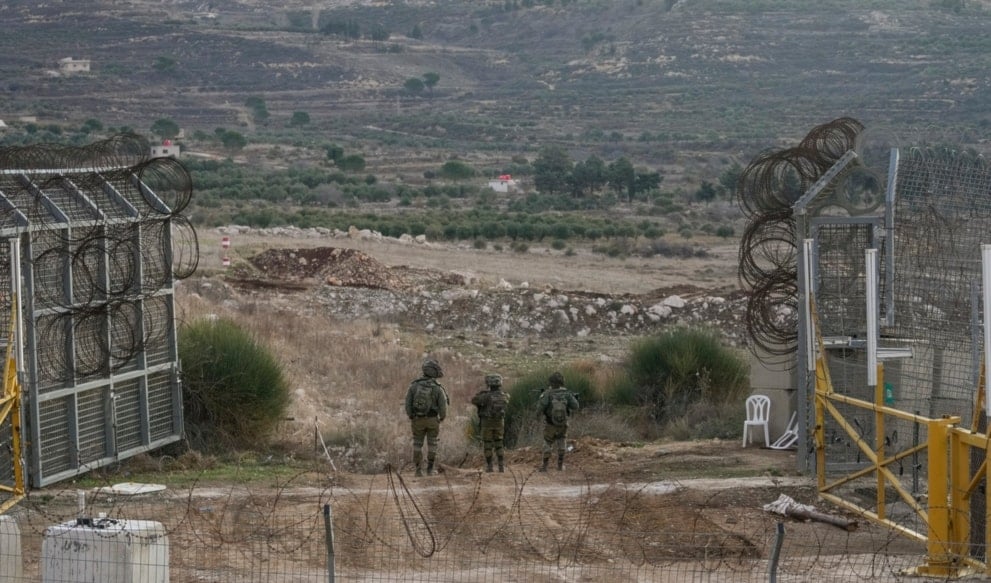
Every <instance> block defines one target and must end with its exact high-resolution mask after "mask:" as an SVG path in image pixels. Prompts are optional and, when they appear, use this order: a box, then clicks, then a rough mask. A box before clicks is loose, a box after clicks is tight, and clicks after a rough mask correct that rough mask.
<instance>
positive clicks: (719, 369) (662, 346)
mask: <svg viewBox="0 0 991 583" xmlns="http://www.w3.org/2000/svg"><path fill="white" fill-rule="evenodd" d="M627 369H628V370H627V372H628V374H629V376H630V380H631V381H632V383H633V387H630V386H624V387H623V388H622V390H616V391H613V392H611V393H610V397H611V398H610V400H611V401H612V402H613V403H615V404H619V405H636V406H646V407H648V408H649V409H650V412H651V417H652V418H653V419H654V421H656V422H658V423H666V422H669V421H672V420H674V419H677V418H679V417H683V416H685V415H686V414H687V413H688V412H689V411H690V410H691V409H692V407H693V406H695V405H696V404H698V403H707V404H712V405H716V406H719V405H722V404H725V403H732V402H738V401H742V400H743V398H744V397H745V396H746V394H748V393H749V391H750V384H749V365H748V363H747V361H746V360H745V358H744V357H743V356H742V355H740V354H737V353H736V352H735V351H733V350H732V349H730V348H728V347H726V346H723V345H722V343H721V342H720V340H719V337H718V336H717V335H716V333H714V332H712V331H709V330H703V329H694V328H676V329H673V330H669V331H667V332H664V333H662V334H660V335H657V336H652V337H649V338H645V339H643V340H641V341H639V342H637V343H636V344H634V346H633V348H632V350H631V352H630V356H629V360H628V362H627Z"/></svg>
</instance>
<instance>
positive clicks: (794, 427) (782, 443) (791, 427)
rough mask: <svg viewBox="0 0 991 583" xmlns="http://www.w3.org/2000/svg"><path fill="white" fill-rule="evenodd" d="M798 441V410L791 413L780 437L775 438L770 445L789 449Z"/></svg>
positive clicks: (772, 447)
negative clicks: (789, 419)
mask: <svg viewBox="0 0 991 583" xmlns="http://www.w3.org/2000/svg"><path fill="white" fill-rule="evenodd" d="M797 443H798V411H795V412H794V413H792V414H791V421H789V422H788V427H787V428H785V432H784V433H782V434H781V437H779V438H777V439H776V440H775V441H774V443H772V444H771V445H770V446H768V447H770V448H771V449H791V448H793V447H795V445H796V444H797Z"/></svg>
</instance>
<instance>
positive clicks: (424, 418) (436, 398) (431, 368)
mask: <svg viewBox="0 0 991 583" xmlns="http://www.w3.org/2000/svg"><path fill="white" fill-rule="evenodd" d="M442 376H444V372H443V371H442V370H441V368H440V365H439V364H437V361H435V360H431V359H428V360H426V361H424V363H423V376H422V377H420V378H418V379H416V380H415V381H413V382H412V383H410V385H409V389H407V391H406V416H407V417H409V420H410V426H411V428H412V430H413V464H414V465H415V466H416V475H417V476H422V475H423V470H422V469H421V465H422V463H423V441H424V438H426V441H427V475H431V474H433V473H434V462H435V460H436V459H437V447H438V441H439V436H440V423H441V421H443V420H444V418H445V417H447V405H448V403H449V402H450V399H449V398H448V396H447V391H445V390H444V387H443V386H441V384H440V383H438V382H437V380H436V379H438V378H440V377H442ZM420 385H427V386H429V387H430V389H431V392H430V405H429V410H428V411H427V412H426V413H424V414H418V413H417V412H416V411H415V410H414V407H413V398H414V396H415V395H416V391H417V388H418V387H419V386H420Z"/></svg>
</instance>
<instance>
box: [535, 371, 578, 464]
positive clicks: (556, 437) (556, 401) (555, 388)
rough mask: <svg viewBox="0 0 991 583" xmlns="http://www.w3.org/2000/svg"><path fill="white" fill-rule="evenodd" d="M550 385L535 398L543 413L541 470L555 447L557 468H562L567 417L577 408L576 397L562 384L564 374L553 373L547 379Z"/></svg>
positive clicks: (538, 407)
mask: <svg viewBox="0 0 991 583" xmlns="http://www.w3.org/2000/svg"><path fill="white" fill-rule="evenodd" d="M547 382H548V384H549V385H550V387H549V388H548V389H547V390H545V391H544V392H543V393H542V394H541V395H540V399H539V400H537V410H538V411H540V412H541V413H543V414H544V421H545V422H546V424H545V425H544V448H543V453H544V460H543V465H542V466H541V467H540V471H541V472H546V471H547V464H548V463H549V462H550V459H551V452H553V451H554V449H555V448H556V449H557V469H558V470H563V469H564V452H565V443H566V440H567V437H568V418H570V417H571V415H572V414H573V413H574V412H575V411H577V410H578V399H576V398H575V395H574V394H573V393H572V392H571V391H569V390H568V389H567V388H565V386H564V375H562V374H561V373H560V372H555V373H553V374H552V375H551V376H550V378H549V379H548V380H547Z"/></svg>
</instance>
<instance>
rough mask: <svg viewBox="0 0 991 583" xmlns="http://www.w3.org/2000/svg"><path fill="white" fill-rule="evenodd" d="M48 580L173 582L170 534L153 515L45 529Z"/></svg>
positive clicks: (43, 576) (73, 582)
mask: <svg viewBox="0 0 991 583" xmlns="http://www.w3.org/2000/svg"><path fill="white" fill-rule="evenodd" d="M41 580H42V583H96V582H100V583H168V581H169V539H168V536H167V535H166V534H165V527H164V526H162V524H161V523H160V522H154V521H151V520H114V519H109V518H93V519H77V520H73V521H71V522H65V523H62V524H59V525H56V526H50V527H48V528H46V529H45V533H44V537H43V540H42V545H41Z"/></svg>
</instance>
